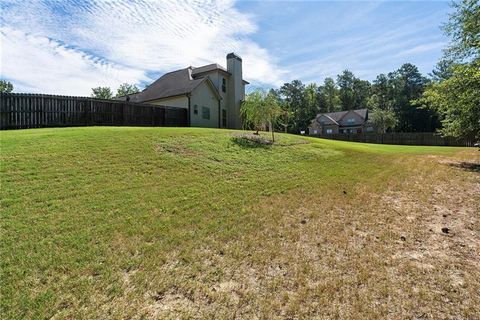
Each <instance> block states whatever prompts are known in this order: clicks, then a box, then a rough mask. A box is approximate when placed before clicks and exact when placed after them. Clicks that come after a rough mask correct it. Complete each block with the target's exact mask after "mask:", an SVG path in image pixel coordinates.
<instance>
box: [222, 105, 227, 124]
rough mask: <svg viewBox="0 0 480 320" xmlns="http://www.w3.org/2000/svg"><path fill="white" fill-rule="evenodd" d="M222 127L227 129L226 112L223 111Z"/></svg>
mask: <svg viewBox="0 0 480 320" xmlns="http://www.w3.org/2000/svg"><path fill="white" fill-rule="evenodd" d="M222 126H223V127H224V128H226V127H227V110H225V109H223V110H222Z"/></svg>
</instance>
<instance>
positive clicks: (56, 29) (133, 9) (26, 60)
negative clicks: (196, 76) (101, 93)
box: [0, 0, 450, 95]
mask: <svg viewBox="0 0 480 320" xmlns="http://www.w3.org/2000/svg"><path fill="white" fill-rule="evenodd" d="M1 9H2V14H1V17H0V21H1V27H0V32H1V34H0V36H1V38H0V41H1V42H0V44H1V46H0V50H1V61H0V73H1V77H2V78H3V79H8V80H10V81H11V82H12V83H13V84H14V86H15V88H16V90H15V91H17V92H40V93H54V94H68V95H89V94H90V92H91V88H92V87H96V86H110V87H112V89H116V88H117V87H118V85H119V84H120V83H122V82H129V83H136V84H138V85H139V86H141V87H143V85H145V84H148V83H150V82H151V81H154V80H155V79H156V78H158V77H159V76H161V75H162V74H163V73H165V72H168V71H172V70H175V69H178V68H183V67H186V66H189V65H193V66H200V65H203V64H207V63H211V62H217V63H220V64H222V65H225V55H226V54H227V53H228V52H231V51H234V52H236V53H238V54H239V55H240V56H242V58H243V61H244V78H246V79H247V80H249V81H250V82H251V83H252V85H251V87H257V86H263V87H278V86H280V85H281V84H282V83H284V82H288V81H292V80H294V79H300V80H302V81H303V82H306V83H309V82H317V83H320V82H322V81H323V80H324V79H325V77H335V76H336V75H337V74H338V73H340V72H341V71H342V70H344V69H349V70H351V71H353V72H354V73H355V75H357V76H358V77H360V78H362V79H367V80H373V79H374V78H375V76H376V75H377V74H379V73H387V72H390V71H393V70H395V69H397V68H399V67H400V66H401V64H402V63H405V62H410V63H413V64H415V65H417V66H418V67H419V69H420V71H421V72H422V73H424V74H427V73H428V72H430V71H431V69H432V68H433V66H434V65H435V63H436V62H437V61H438V59H439V58H440V56H441V53H442V48H443V47H444V46H445V44H446V43H447V41H448V39H446V38H445V36H444V35H443V34H442V31H441V30H440V25H441V24H442V23H444V22H446V21H447V19H448V13H449V12H450V7H449V2H447V1H233V0H223V1H219V2H212V1H208V2H202V1H185V0H184V1H173V0H163V1H153V0H130V1H127V0H117V1H106V0H95V1H94V0H91V1H81V0H43V1H41V0H30V1H17V0H2V1H1Z"/></svg>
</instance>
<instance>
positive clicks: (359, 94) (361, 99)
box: [353, 78, 371, 109]
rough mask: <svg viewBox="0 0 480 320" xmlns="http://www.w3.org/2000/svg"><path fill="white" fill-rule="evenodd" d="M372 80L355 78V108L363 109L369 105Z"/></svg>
mask: <svg viewBox="0 0 480 320" xmlns="http://www.w3.org/2000/svg"><path fill="white" fill-rule="evenodd" d="M370 87H371V85H370V82H368V81H367V80H360V79H358V78H355V79H354V80H353V108H354V109H362V108H365V107H366V106H367V100H368V97H369V96H370Z"/></svg>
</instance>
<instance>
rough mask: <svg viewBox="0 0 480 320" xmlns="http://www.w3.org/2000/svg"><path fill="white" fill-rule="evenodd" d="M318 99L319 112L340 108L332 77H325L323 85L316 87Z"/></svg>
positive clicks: (339, 109) (333, 110) (336, 89)
mask: <svg viewBox="0 0 480 320" xmlns="http://www.w3.org/2000/svg"><path fill="white" fill-rule="evenodd" d="M318 100H319V108H320V111H321V112H335V111H341V110H342V107H341V101H340V97H339V92H338V87H337V85H336V84H335V81H334V80H333V79H332V78H325V80H324V81H323V85H322V86H320V87H319V88H318Z"/></svg>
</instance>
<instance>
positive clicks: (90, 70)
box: [0, 27, 147, 95]
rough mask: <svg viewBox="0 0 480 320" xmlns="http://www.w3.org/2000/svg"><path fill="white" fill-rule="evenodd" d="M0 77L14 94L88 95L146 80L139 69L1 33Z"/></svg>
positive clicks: (19, 34)
mask: <svg viewBox="0 0 480 320" xmlns="http://www.w3.org/2000/svg"><path fill="white" fill-rule="evenodd" d="M0 41H1V42H2V52H1V56H2V63H1V66H0V74H1V75H2V77H6V78H7V79H12V80H13V82H14V83H15V91H16V92H21V91H25V92H38V93H50V94H62V95H68V94H77V95H89V94H90V93H91V88H92V87H95V86H98V85H103V86H110V87H112V88H116V87H118V85H119V84H120V83H122V82H138V81H142V80H147V78H146V77H145V75H144V72H143V71H142V70H140V69H134V68H128V67H122V66H118V65H115V64H113V63H109V62H107V61H104V60H100V59H98V58H96V57H94V56H91V55H89V54H87V53H85V52H82V51H80V50H75V49H71V48H68V47H66V46H64V45H62V44H60V43H58V42H56V41H53V40H50V39H48V38H46V37H43V36H34V35H28V34H25V33H23V32H21V31H18V30H14V29H10V28H8V27H4V28H1V29H0Z"/></svg>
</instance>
